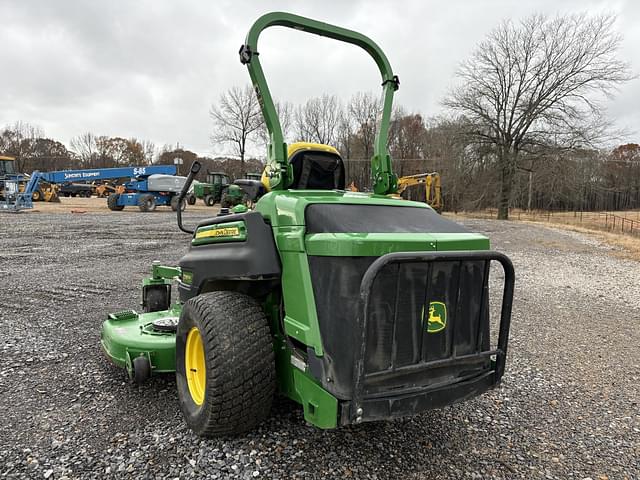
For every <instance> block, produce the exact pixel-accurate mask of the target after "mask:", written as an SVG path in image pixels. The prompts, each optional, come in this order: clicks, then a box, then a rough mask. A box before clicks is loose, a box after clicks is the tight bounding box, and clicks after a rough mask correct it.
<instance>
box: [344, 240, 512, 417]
mask: <svg viewBox="0 0 640 480" xmlns="http://www.w3.org/2000/svg"><path fill="white" fill-rule="evenodd" d="M491 262H497V263H499V264H500V265H501V266H502V269H503V271H504V288H503V291H502V305H501V312H500V324H499V331H498V340H497V346H496V347H495V348H493V349H491V348H490V341H489V338H488V329H489V312H488V309H489V301H488V297H489V291H488V289H489V282H488V277H489V267H490V264H491ZM403 264H410V266H411V268H414V269H415V266H416V265H422V266H423V267H424V268H425V270H423V272H426V275H425V276H426V278H428V279H431V278H433V272H434V271H436V270H438V269H441V270H442V269H444V270H443V271H448V270H446V269H447V268H449V267H451V266H452V265H453V266H455V268H453V267H452V268H453V269H452V270H451V271H452V272H456V273H455V275H456V276H457V279H454V280H451V279H446V280H447V283H446V284H447V286H448V287H447V290H448V293H447V295H448V298H449V299H450V300H448V301H449V302H451V303H452V307H451V308H452V310H453V312H452V315H451V317H450V322H451V325H449V327H448V333H447V335H446V336H443V337H442V339H440V340H441V342H443V344H444V345H445V346H444V348H439V349H437V352H436V353H437V356H436V357H435V358H434V357H433V356H432V355H431V353H428V352H427V353H425V352H424V351H425V348H427V349H428V348H430V345H429V344H421V349H422V352H423V353H422V355H421V356H420V357H417V358H416V360H415V361H412V362H411V363H403V364H400V363H399V362H398V361H397V352H398V351H399V350H400V348H402V347H401V346H398V344H397V343H398V342H401V341H402V340H403V339H402V338H399V337H398V334H397V332H396V330H397V329H398V328H399V327H398V324H399V323H400V320H398V317H399V315H398V311H401V312H402V307H401V306H399V304H400V303H401V299H402V295H401V293H396V294H395V296H394V297H393V298H394V302H395V309H391V308H390V307H389V304H388V303H386V304H384V303H383V305H386V311H385V312H383V313H382V314H381V311H380V298H379V297H380V296H381V295H384V294H381V293H380V292H382V291H383V290H384V291H388V290H391V288H392V287H391V286H390V284H389V282H392V283H393V282H395V289H396V291H397V292H400V290H402V289H403V288H405V287H404V285H403V284H401V283H402V282H406V281H407V280H406V275H404V274H402V273H401V271H402V270H401V269H402V265H403ZM390 268H391V270H390ZM396 268H397V270H395V269H396ZM471 268H473V269H475V270H479V269H482V270H483V271H484V273H483V275H482V280H481V285H472V283H473V282H468V281H465V279H464V278H462V277H463V276H464V275H465V274H467V272H468V271H470V269H471ZM410 270H411V269H410ZM396 271H397V272H398V273H397V274H396V275H395V278H394V275H393V272H396ZM381 272H386V273H383V274H382V275H380V274H381ZM390 272H391V273H390ZM403 275H404V276H403ZM472 278H476V277H473V276H472ZM378 279H380V281H379V282H378ZM514 281H515V274H514V269H513V265H512V263H511V261H510V260H509V258H508V257H506V256H505V255H503V254H501V253H498V252H492V251H470V252H411V253H390V254H387V255H384V256H382V257H380V258H378V259H377V260H375V261H374V262H373V263H372V264H371V265H370V266H369V268H368V269H367V270H366V272H365V274H364V276H363V277H362V281H361V283H360V297H359V304H358V312H359V314H358V319H357V331H356V343H355V345H359V346H360V348H359V349H357V351H356V352H355V354H354V355H355V362H354V369H353V390H352V395H351V398H350V399H345V400H344V401H341V402H340V406H341V407H340V413H341V415H340V423H341V424H343V425H344V424H350V423H360V422H363V421H373V420H383V419H389V418H394V417H401V416H407V415H413V414H416V413H419V412H422V411H425V410H429V409H433V408H440V407H443V406H446V405H450V404H453V403H457V402H461V401H464V400H467V399H470V398H473V397H475V396H477V395H479V394H481V393H483V392H485V391H487V390H489V389H491V388H493V387H495V386H496V385H497V384H498V383H499V382H500V380H501V378H502V375H503V373H504V370H505V362H506V355H507V343H508V337H509V326H510V321H511V309H512V303H513V291H514ZM451 282H453V283H451ZM377 283H380V284H379V285H377ZM424 288H425V293H424V295H425V297H424V298H426V300H425V304H426V305H427V306H429V305H430V301H431V300H433V297H432V296H433V295H434V293H433V291H432V290H438V288H437V285H436V284H435V283H433V282H431V281H426V282H425V287H424ZM381 289H383V290H381ZM469 289H472V290H473V291H472V292H471V293H470V292H469V291H468V290H469ZM475 289H479V290H480V292H477V291H475ZM465 295H475V296H477V297H478V298H480V301H479V302H476V303H477V308H475V309H473V315H470V314H469V311H470V310H469V309H468V306H467V305H466V304H465V302H464V297H465ZM376 297H377V298H376ZM414 309H415V307H414ZM389 310H393V311H392V312H391V313H389ZM461 312H464V315H463V314H461ZM381 315H382V316H384V315H387V320H386V321H387V326H389V325H392V326H391V327H389V328H392V330H393V335H392V338H393V342H394V343H393V346H392V352H391V353H390V354H389V356H388V357H384V355H383V356H382V357H384V358H385V363H384V366H381V365H382V363H380V362H378V363H376V362H372V360H371V357H372V353H371V352H368V349H372V348H375V346H376V343H375V342H371V339H370V338H367V337H368V335H377V333H376V332H377V331H376V328H378V329H379V326H377V327H376V322H377V323H381V320H380V317H381ZM423 315H424V314H423ZM470 317H473V318H470ZM390 319H391V320H390ZM370 322H371V323H372V325H370ZM456 322H457V324H456ZM463 323H464V324H465V325H467V324H468V325H471V327H470V328H471V330H470V331H471V332H475V333H474V334H473V335H475V338H474V339H473V342H472V344H473V345H471V347H470V344H469V342H468V339H467V338H466V337H468V332H467V333H464V332H465V331H466V330H464V329H462V327H465V325H463ZM481 325H486V332H484V328H485V327H481ZM465 328H466V327H465ZM481 330H482V331H481ZM456 335H458V336H459V337H460V336H465V338H464V339H462V340H461V339H460V338H459V339H456ZM358 337H359V338H358ZM425 338H426V337H425ZM434 338H435V337H434ZM424 341H425V340H422V342H424ZM427 341H431V337H430V338H429V339H428V340H427ZM438 345H439V344H438ZM470 348H471V350H470ZM373 353H376V352H373Z"/></svg>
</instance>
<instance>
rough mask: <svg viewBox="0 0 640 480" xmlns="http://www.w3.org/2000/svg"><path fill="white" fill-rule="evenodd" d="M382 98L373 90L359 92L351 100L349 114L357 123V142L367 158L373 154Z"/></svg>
mask: <svg viewBox="0 0 640 480" xmlns="http://www.w3.org/2000/svg"><path fill="white" fill-rule="evenodd" d="M379 113H380V100H379V99H378V98H376V96H375V95H374V94H373V93H371V92H358V93H356V94H355V95H354V96H353V97H351V101H350V102H349V115H350V116H351V118H352V119H353V122H354V124H355V143H356V144H357V146H358V147H359V149H360V153H361V155H362V156H363V158H365V159H369V158H371V156H372V155H373V142H374V141H375V137H376V128H377V125H378V114H379Z"/></svg>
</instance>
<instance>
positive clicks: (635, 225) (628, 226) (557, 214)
mask: <svg viewBox="0 0 640 480" xmlns="http://www.w3.org/2000/svg"><path fill="white" fill-rule="evenodd" d="M473 216H476V215H475V213H474V214H473ZM480 216H482V217H485V218H496V216H497V210H496V209H488V210H485V211H484V212H482V213H481V214H480ZM509 217H510V218H512V219H514V220H515V219H517V220H531V221H538V222H540V221H542V222H549V223H562V224H568V225H579V226H583V227H585V228H591V229H596V230H602V231H606V232H611V233H620V234H624V235H633V236H636V237H640V211H628V212H581V211H573V212H565V211H550V210H547V211H544V210H532V211H526V210H515V209H514V210H510V211H509Z"/></svg>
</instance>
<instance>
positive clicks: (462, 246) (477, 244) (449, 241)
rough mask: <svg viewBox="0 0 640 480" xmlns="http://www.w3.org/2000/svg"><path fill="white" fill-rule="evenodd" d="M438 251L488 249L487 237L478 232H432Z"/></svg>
mask: <svg viewBox="0 0 640 480" xmlns="http://www.w3.org/2000/svg"><path fill="white" fill-rule="evenodd" d="M431 236H432V237H433V238H434V239H435V241H436V243H437V245H438V250H439V251H455V250H489V248H490V247H491V245H490V242H489V239H488V238H487V237H485V236H484V235H480V234H478V233H432V234H431Z"/></svg>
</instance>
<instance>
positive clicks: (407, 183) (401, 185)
mask: <svg viewBox="0 0 640 480" xmlns="http://www.w3.org/2000/svg"><path fill="white" fill-rule="evenodd" d="M422 184H424V189H425V192H426V194H425V196H426V198H425V200H426V202H427V205H429V206H430V207H431V208H433V209H434V210H435V211H436V212H438V213H440V212H441V211H442V207H443V203H442V187H441V183H440V174H439V173H437V172H431V173H418V174H416V175H407V176H406V177H400V178H398V195H402V192H404V191H405V190H406V189H407V188H408V187H412V186H414V185H422Z"/></svg>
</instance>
